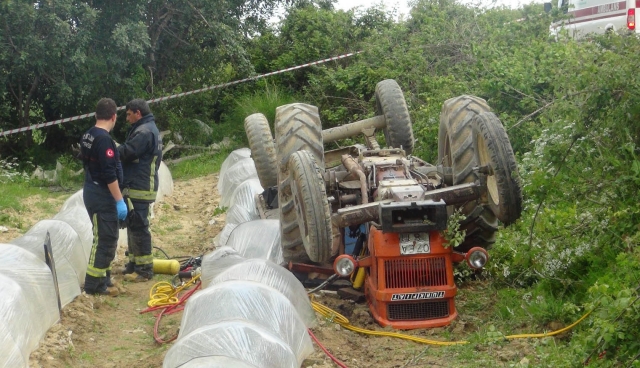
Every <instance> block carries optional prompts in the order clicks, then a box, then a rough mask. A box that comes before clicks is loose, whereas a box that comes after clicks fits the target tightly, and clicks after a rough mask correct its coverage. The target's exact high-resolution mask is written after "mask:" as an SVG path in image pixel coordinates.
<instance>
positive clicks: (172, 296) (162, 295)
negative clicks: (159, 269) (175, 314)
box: [147, 275, 200, 307]
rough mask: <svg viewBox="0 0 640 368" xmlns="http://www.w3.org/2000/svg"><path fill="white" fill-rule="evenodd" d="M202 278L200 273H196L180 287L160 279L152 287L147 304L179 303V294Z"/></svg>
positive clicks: (156, 305) (155, 305)
mask: <svg viewBox="0 0 640 368" xmlns="http://www.w3.org/2000/svg"><path fill="white" fill-rule="evenodd" d="M199 279H200V275H196V276H194V277H193V278H191V280H189V281H187V282H185V283H184V284H182V285H181V286H180V287H177V288H176V287H174V286H173V285H171V283H169V282H167V281H160V282H158V283H156V284H155V285H153V286H152V287H151V290H149V302H148V303H147V305H148V306H149V307H158V306H165V305H174V304H178V302H179V298H178V294H179V293H180V292H181V291H182V290H184V289H186V288H188V287H190V286H191V285H193V284H195V282H196V281H198V280H199Z"/></svg>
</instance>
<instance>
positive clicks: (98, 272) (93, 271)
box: [87, 213, 107, 277]
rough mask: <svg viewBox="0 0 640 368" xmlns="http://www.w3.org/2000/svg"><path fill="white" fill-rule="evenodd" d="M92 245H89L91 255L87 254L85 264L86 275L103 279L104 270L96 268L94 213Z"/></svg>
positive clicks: (94, 217)
mask: <svg viewBox="0 0 640 368" xmlns="http://www.w3.org/2000/svg"><path fill="white" fill-rule="evenodd" d="M91 220H92V222H93V244H92V245H91V254H89V263H88V264H87V275H89V276H93V277H105V276H106V275H107V269H106V268H96V267H94V264H95V262H96V250H97V249H98V240H99V238H98V214H97V213H94V214H93V218H92V219H91Z"/></svg>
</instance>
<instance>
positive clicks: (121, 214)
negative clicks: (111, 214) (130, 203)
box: [116, 198, 128, 221]
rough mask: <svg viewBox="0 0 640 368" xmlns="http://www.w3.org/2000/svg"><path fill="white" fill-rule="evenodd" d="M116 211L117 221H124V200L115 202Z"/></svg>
mask: <svg viewBox="0 0 640 368" xmlns="http://www.w3.org/2000/svg"><path fill="white" fill-rule="evenodd" d="M116 209H117V210H118V220H120V221H124V220H125V219H126V218H127V212H128V210H127V205H126V203H124V198H123V199H121V200H119V201H118V202H116Z"/></svg>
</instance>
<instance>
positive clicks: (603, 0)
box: [544, 0, 640, 39]
mask: <svg viewBox="0 0 640 368" xmlns="http://www.w3.org/2000/svg"><path fill="white" fill-rule="evenodd" d="M554 3H555V0H554ZM544 5H545V10H546V11H550V10H551V6H552V4H551V3H545V4H544ZM554 5H557V6H558V8H559V9H563V10H564V12H565V13H566V14H567V15H568V16H569V18H568V19H563V20H561V21H558V22H555V23H553V24H551V27H550V29H549V30H550V33H551V35H552V36H555V37H556V38H557V37H558V36H559V35H560V33H561V31H562V30H566V31H568V34H569V36H570V37H573V38H577V39H579V38H583V37H585V36H586V35H588V34H603V33H607V32H612V33H619V34H637V33H638V30H637V27H636V8H640V0H623V1H611V0H557V4H554Z"/></svg>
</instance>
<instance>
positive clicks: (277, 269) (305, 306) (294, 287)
mask: <svg viewBox="0 0 640 368" xmlns="http://www.w3.org/2000/svg"><path fill="white" fill-rule="evenodd" d="M208 273H209V274H212V275H213V277H212V278H211V279H209V280H207V283H206V284H205V283H204V282H205V281H204V280H203V287H205V288H206V289H207V290H208V289H209V288H213V287H215V286H216V285H224V284H226V283H229V282H232V281H237V280H242V281H255V282H259V283H261V284H263V285H267V286H269V287H271V288H273V289H276V290H278V291H279V292H280V293H281V294H282V295H284V296H285V297H286V298H287V299H289V300H290V301H291V304H292V305H293V306H294V307H295V308H296V311H297V312H298V315H299V316H300V318H301V319H302V321H303V322H304V323H305V325H306V326H307V327H309V328H311V327H313V326H315V324H316V314H315V312H314V311H313V307H312V306H311V300H309V296H308V295H307V292H306V290H305V289H304V286H302V284H301V283H300V281H299V280H298V279H297V278H296V277H295V276H294V275H293V274H292V273H291V272H289V270H287V269H286V268H284V267H281V266H278V265H277V264H275V263H273V262H270V261H267V260H264V259H246V260H243V261H241V262H236V263H234V264H231V265H230V266H227V267H219V268H216V269H212V270H211V271H209V272H208ZM203 276H204V272H203Z"/></svg>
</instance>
